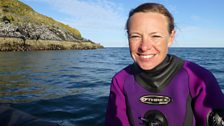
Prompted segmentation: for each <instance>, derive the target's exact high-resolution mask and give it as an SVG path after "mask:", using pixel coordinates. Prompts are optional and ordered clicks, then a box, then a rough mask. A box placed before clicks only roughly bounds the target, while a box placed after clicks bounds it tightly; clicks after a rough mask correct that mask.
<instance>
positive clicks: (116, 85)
mask: <svg viewBox="0 0 224 126" xmlns="http://www.w3.org/2000/svg"><path fill="white" fill-rule="evenodd" d="M164 62H165V63H164ZM164 64H165V65H164ZM166 69H170V70H168V71H166ZM142 71H143V70H139V69H135V65H134V64H132V65H129V66H128V67H126V68H124V69H123V70H121V71H120V72H118V73H117V74H116V75H115V76H114V77H113V79H112V83H111V88H110V96H109V102H108V108H107V114H106V126H146V125H147V126H148V125H149V124H146V122H147V120H145V117H146V115H147V114H148V113H150V112H151V113H153V112H155V113H156V112H160V113H162V115H163V117H164V118H165V120H166V124H164V125H168V126H209V122H208V118H209V116H210V114H211V112H212V111H213V110H215V109H223V108H224V96H223V94H222V92H221V90H220V87H219V85H218V83H217V81H216V79H215V77H214V76H213V75H212V73H211V72H209V71H208V70H206V69H204V68H202V67H201V66H199V65H197V64H194V63H192V62H189V61H183V60H181V59H179V58H177V57H175V56H170V55H168V58H166V60H165V61H163V63H161V64H160V65H159V68H158V69H157V68H156V70H152V71H148V72H145V71H143V72H142ZM142 73H144V74H142ZM151 74H152V75H151ZM154 74H156V75H155V76H154ZM161 74H162V75H161ZM144 76H145V78H144ZM148 76H151V78H154V79H151V80H150V77H148ZM147 77H148V78H147ZM147 79H148V80H147ZM147 85H148V86H147ZM155 115H156V114H155ZM149 118H151V117H150V116H149ZM150 125H152V124H150ZM157 125H158V124H155V126H157ZM152 126H153V125H152Z"/></svg>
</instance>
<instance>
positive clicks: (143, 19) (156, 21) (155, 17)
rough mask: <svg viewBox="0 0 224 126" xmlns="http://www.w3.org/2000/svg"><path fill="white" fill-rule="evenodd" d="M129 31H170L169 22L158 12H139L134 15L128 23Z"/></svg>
mask: <svg viewBox="0 0 224 126" xmlns="http://www.w3.org/2000/svg"><path fill="white" fill-rule="evenodd" d="M128 27H129V30H138V29H141V30H145V29H147V30H159V31H163V30H166V31H168V20H167V17H165V16H164V15H163V14H160V13H156V12H138V13H135V14H134V15H132V16H131V17H130V19H129V23H128Z"/></svg>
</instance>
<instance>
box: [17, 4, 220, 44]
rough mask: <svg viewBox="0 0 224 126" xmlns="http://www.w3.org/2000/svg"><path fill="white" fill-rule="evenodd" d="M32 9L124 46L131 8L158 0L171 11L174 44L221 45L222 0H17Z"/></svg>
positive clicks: (86, 35) (104, 41) (90, 35)
mask: <svg viewBox="0 0 224 126" xmlns="http://www.w3.org/2000/svg"><path fill="white" fill-rule="evenodd" d="M20 1H22V2H23V3H25V4H27V5H29V6H31V7H32V8H33V9H34V10H35V11H37V12H39V13H41V14H43V15H46V16H49V17H52V18H53V19H55V20H57V21H60V22H62V23H64V24H67V25H69V26H71V27H74V28H77V29H78V30H79V31H80V32H81V34H82V36H83V37H84V38H87V39H90V40H92V41H94V42H96V43H101V44H102V45H104V46H105V47H127V46H128V41H127V34H126V31H125V29H124V27H125V23H126V20H127V17H128V13H129V11H130V10H131V9H133V8H135V7H136V6H138V5H139V4H141V3H144V2H158V3H161V4H163V5H165V6H166V7H167V8H168V9H169V10H170V12H171V13H172V14H173V16H174V19H175V24H176V31H177V33H176V38H175V41H174V44H173V47H224V9H223V8H224V1H223V0H200V1H199V0H185V1H180V0H169V1H168V0H156V1H155V0H20Z"/></svg>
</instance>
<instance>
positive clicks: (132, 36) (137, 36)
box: [129, 35, 141, 38]
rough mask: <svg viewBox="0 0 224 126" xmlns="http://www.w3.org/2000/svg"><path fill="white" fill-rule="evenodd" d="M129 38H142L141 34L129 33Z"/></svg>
mask: <svg viewBox="0 0 224 126" xmlns="http://www.w3.org/2000/svg"><path fill="white" fill-rule="evenodd" d="M129 38H141V36H140V35H129Z"/></svg>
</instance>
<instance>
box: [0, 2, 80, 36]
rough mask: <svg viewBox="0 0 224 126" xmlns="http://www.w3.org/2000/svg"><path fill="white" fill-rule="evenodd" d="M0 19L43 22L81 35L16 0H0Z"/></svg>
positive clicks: (11, 21) (12, 21) (19, 23)
mask: <svg viewBox="0 0 224 126" xmlns="http://www.w3.org/2000/svg"><path fill="white" fill-rule="evenodd" d="M0 1H1V2H0V20H2V21H6V20H8V21H9V22H10V23H13V24H15V25H22V24H24V23H33V24H45V25H49V26H53V27H58V28H63V29H65V30H68V31H69V32H70V33H72V34H73V35H74V36H77V37H81V34H80V32H79V31H78V30H77V29H75V28H71V27H70V26H68V25H65V24H62V23H60V22H57V21H55V20H54V19H52V18H50V17H47V16H44V15H42V14H39V13H37V12H35V11H34V10H33V9H32V8H31V7H29V6H27V5H26V4H24V3H22V2H20V1H18V0H0Z"/></svg>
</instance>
